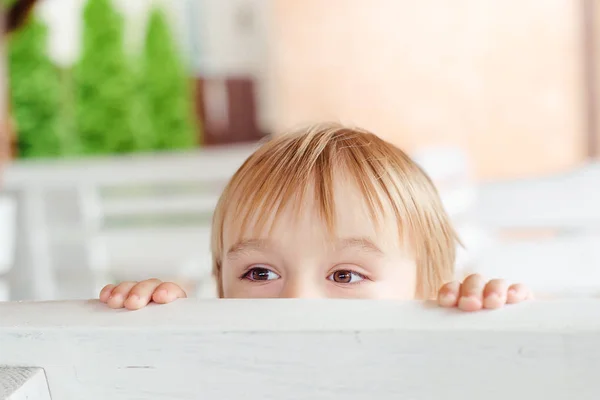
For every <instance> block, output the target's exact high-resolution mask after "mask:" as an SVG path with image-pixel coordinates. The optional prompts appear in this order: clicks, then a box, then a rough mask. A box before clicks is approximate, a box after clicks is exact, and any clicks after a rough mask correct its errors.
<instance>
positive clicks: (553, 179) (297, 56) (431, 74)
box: [0, 0, 600, 301]
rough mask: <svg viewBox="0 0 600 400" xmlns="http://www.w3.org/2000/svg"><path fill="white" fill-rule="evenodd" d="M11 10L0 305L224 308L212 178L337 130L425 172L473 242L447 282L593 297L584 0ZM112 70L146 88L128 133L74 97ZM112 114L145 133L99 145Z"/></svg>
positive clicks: (175, 0)
mask: <svg viewBox="0 0 600 400" xmlns="http://www.w3.org/2000/svg"><path fill="white" fill-rule="evenodd" d="M1 4H2V7H3V8H4V11H3V14H4V15H5V18H4V22H5V29H4V31H5V35H4V40H3V44H2V53H3V57H2V66H1V68H0V82H1V83H2V84H1V87H2V96H0V110H1V112H2V114H1V115H2V117H1V121H0V122H1V126H2V132H1V136H0V140H1V141H2V142H1V146H2V159H3V168H2V172H1V173H0V301H1V300H3V299H4V300H6V299H14V300H20V299H36V300H46V299H66V298H82V297H83V298H90V297H94V296H95V295H96V294H97V291H98V289H99V286H102V285H103V284H105V283H108V282H112V281H115V280H123V279H140V278H144V277H149V276H157V277H160V278H164V279H172V280H175V281H177V282H181V283H183V284H185V285H186V286H187V287H189V288H190V289H191V290H192V291H194V292H195V293H197V294H198V296H206V297H210V296H214V292H213V291H212V281H211V278H210V254H209V247H208V246H209V244H208V240H209V222H210V216H211V212H212V207H214V204H215V202H216V199H217V198H218V195H219V191H220V190H221V188H222V187H223V185H224V183H225V182H226V180H227V179H228V177H229V176H231V174H233V172H234V171H235V169H236V168H237V167H238V166H239V165H240V164H241V162H242V161H243V160H244V158H245V157H246V156H247V155H249V154H250V152H251V151H252V150H253V149H254V148H255V147H256V145H257V143H258V142H259V141H260V140H263V139H264V138H267V137H268V136H269V135H276V134H279V133H281V132H285V131H286V130H287V129H289V128H292V127H295V126H298V125H301V124H306V123H314V122H318V121H331V120H333V121H339V122H342V123H345V124H351V125H358V126H361V127H364V128H366V129H369V130H371V131H373V132H375V133H376V134H378V135H380V136H381V137H383V138H385V139H387V140H389V141H391V142H392V143H394V144H396V145H398V146H399V147H401V148H402V149H404V150H406V151H408V152H409V153H410V154H411V155H412V156H413V157H415V159H416V160H417V161H418V162H420V163H421V164H422V165H423V166H424V168H425V169H426V171H428V173H429V174H430V175H431V177H432V178H433V179H434V181H435V182H436V184H437V185H438V189H439V191H440V194H441V196H442V198H443V200H444V203H445V205H446V207H447V209H448V211H449V213H450V214H451V216H452V217H453V218H454V220H455V224H456V226H457V228H458V230H459V233H460V234H461V236H462V237H463V239H464V241H465V244H466V249H465V250H464V251H462V252H461V253H460V257H459V260H458V264H459V265H458V266H457V267H458V271H459V273H467V272H473V271H477V272H481V273H483V274H485V275H494V276H495V275H498V274H502V276H503V277H506V278H508V279H514V280H521V281H525V282H526V283H528V284H530V286H532V288H534V290H535V289H537V290H538V291H539V292H541V293H542V294H543V295H548V296H552V295H594V296H597V295H600V229H599V228H600V207H599V206H598V205H600V166H599V165H598V163H597V162H598V155H599V154H600V133H599V128H598V126H599V123H600V119H599V118H600V113H598V112H597V110H598V101H599V100H598V95H597V93H598V90H599V89H600V81H599V80H598V78H597V77H598V73H599V72H600V71H599V70H598V68H600V62H599V61H600V59H599V58H598V57H599V56H600V47H599V46H600V4H598V3H597V1H596V0H578V1H572V0H548V1H547V0H483V1H482V0H460V1H457V2H451V3H450V2H443V1H434V0H427V1H414V0H413V1H409V0H406V1H405V0H371V1H366V0H327V1H322V0H302V1H297V0H225V1H224V0H162V1H158V0H155V1H150V0H114V1H112V2H110V1H109V0H38V1H33V0H6V1H5V0H3V2H2V3H1ZM91 7H98V8H96V9H94V10H102V13H105V14H102V13H101V12H100V11H98V12H96V13H95V14H94V17H93V18H92V17H89V15H91V14H90V13H89V9H91ZM103 7H104V8H103ZM107 7H108V8H111V9H110V10H109V9H108V8H107ZM86 10H88V14H86ZM28 13H29V15H28V16H27V17H25V15H26V14H28ZM86 15H88V17H86ZM100 15H106V17H107V18H109V17H110V18H113V19H112V20H111V19H107V20H106V21H116V22H115V26H114V27H112V26H111V27H110V29H108V28H106V21H101V20H100V17H98V16H100ZM114 15H116V16H118V17H119V18H117V17H114ZM161 18H162V19H161ZM163 19H164V21H166V26H168V29H167V30H161V29H160V27H161V26H162V25H161V22H160V21H162V20H163ZM32 21H35V22H36V23H38V24H39V26H41V28H39V27H38V28H37V29H38V30H34V29H33V28H32V27H31V26H30V25H31V24H32V23H33V22H32ZM103 24H104V25H103ZM17 25H19V26H18V27H17ZM102 26H104V27H105V28H106V29H102ZM99 27H100V28H99ZM94 29H96V30H94ZM28 32H31V33H30V35H29V36H26V33H28ZM115 32H116V33H115ZM94 35H96V36H94ZM111 35H117V36H111ZM118 35H120V36H118ZM106 37H108V38H111V37H117V38H118V40H119V41H122V45H123V46H122V49H120V48H119V47H118V46H117V47H115V48H112V47H111V48H109V47H110V46H105V45H104V44H99V43H104V42H103V40H104V39H103V38H106ZM27 40H29V41H27ZM36 40H37V41H36ZM94 40H96V41H94ZM36 43H37V44H39V43H42V44H43V46H41V45H40V46H41V47H40V48H42V49H43V51H38V52H37V53H36V51H35V49H34V46H35V44H36ZM94 43H95V44H96V45H97V46H98V48H95V47H94ZM119 43H120V42H119ZM28 46H29V47H28ZM169 46H170V47H169ZM113 47H114V46H113ZM171 48H173V49H176V54H175V55H174V54H173V53H172V52H169V49H171ZM32 49H33V50H32ZM100 52H104V53H102V54H98V53H100ZM121 55H122V56H123V57H124V58H123V60H122V61H119V62H115V60H114V59H109V60H108V61H111V62H105V61H107V59H106V58H107V57H109V58H110V57H115V58H116V57H118V56H121ZM168 57H170V58H168ZM167 58H168V59H167ZM42 65H43V66H42ZM123 65H126V66H123ZM179 66H181V68H179ZM103 67H105V71H104V72H102V71H100V72H101V73H100V72H99V76H101V77H102V80H97V81H96V82H97V85H99V86H103V85H111V84H112V85H113V86H115V87H117V89H119V88H120V89H123V85H124V83H122V82H125V83H127V82H129V80H131V79H133V80H135V84H137V85H138V86H135V85H133V86H132V88H130V90H129V91H123V93H124V95H123V96H125V95H127V96H130V97H127V98H124V97H123V96H121V97H119V98H118V100H119V104H121V106H122V107H125V108H127V109H128V110H129V109H131V110H129V111H128V112H130V114H128V115H127V116H126V117H123V115H122V113H115V112H114V111H115V110H114V109H111V107H110V106H106V105H104V106H103V105H100V106H98V104H100V103H98V102H99V101H100V100H97V99H95V100H94V101H96V102H95V103H92V102H91V100H90V101H88V100H89V97H90V96H88V97H86V94H85V93H87V92H86V91H85V90H89V89H86V88H89V87H90V85H92V87H93V85H94V84H95V83H93V81H92V80H91V79H92V78H91V75H93V74H92V73H90V72H89V71H90V70H91V71H92V72H96V71H95V70H94V68H96V70H98V71H99V70H100V69H101V68H103ZM11 68H12V70H11ZM42 68H45V69H43V71H42ZM86 68H87V69H86ZM115 68H116V69H115ZM178 68H179V69H178ZM180 69H181V71H183V73H184V74H185V77H183V78H181V77H180V76H179V75H177V74H178V71H180ZM114 71H121V72H122V73H123V75H122V76H121V75H120V76H117V74H116V73H115V72H114ZM157 71H158V72H157ZM162 71H165V72H164V74H163V73H162ZM167 71H172V72H173V73H169V74H167ZM102 73H103V74H104V75H102ZM126 73H128V74H130V75H127V76H125V74H126ZM157 73H158V76H164V82H163V83H162V84H161V85H158V84H156V85H154V82H155V81H154V80H155V79H156V78H155V77H156V76H157ZM136 74H137V75H136ZM153 74H154V75H153ZM180 75H181V74H180ZM113 77H114V79H115V82H112V83H111V79H113ZM169 77H171V78H169ZM138 78H139V79H138ZM117 79H121V80H119V81H117ZM144 79H146V80H145V81H144ZM168 79H172V80H171V81H169V80H168ZM34 80H35V85H38V86H35V85H33V84H32V82H33V81H34ZM138 80H139V82H138ZM148 82H150V83H148ZM182 82H184V83H182ZM144 83H146V85H145V84H144ZM127 84H128V83H127ZM39 85H43V86H39ZM86 85H87V86H86ZM182 85H183V86H182ZM180 86H181V88H180V90H179V91H177V90H175V89H174V88H179V87H180ZM36 87H40V88H44V89H43V90H41V89H40V90H37V89H36ZM32 88H33V89H32ZM148 88H151V89H148ZM117 89H115V90H117ZM171 89H172V90H171ZM28 90H29V91H28ZM53 90H54V91H55V92H56V93H55V94H52V95H48V94H49V93H51V92H52V91H53ZM146 90H147V92H148V94H146ZM153 90H155V91H156V93H164V94H163V95H162V96H163V97H166V98H169V101H165V102H163V103H164V104H165V105H164V107H165V109H166V108H169V109H173V111H172V116H169V118H170V119H168V120H167V119H166V117H165V118H163V119H162V120H161V119H160V118H158V117H160V115H159V114H161V113H160V112H157V110H162V107H163V106H162V105H161V104H163V103H161V102H160V99H158V100H157V99H156V98H151V94H152V91H153ZM52 93H54V92H52ZM38 95H39V96H38ZM52 96H53V97H52ZM168 96H171V97H168ZM38 97H39V99H38ZM142 97H143V98H142ZM155 97H156V96H155ZM159 97H160V96H159ZM30 100H31V101H30ZM36 104H37V105H36ZM39 104H42V105H41V106H40V105H39ZM86 104H88V105H87V106H86ZM174 104H175V105H176V106H173V105H174ZM144 105H145V106H147V108H145V109H143V110H142V108H143V107H142V106H144ZM36 107H37V108H36ZM86 107H87V108H86ZM102 107H107V108H106V113H105V114H101V113H96V114H97V115H96V114H94V112H95V111H97V110H99V109H101V108H102ZM115 107H116V106H115ZM176 107H179V108H176ZM48 110H50V111H48ZM90 110H92V111H90ZM187 111H189V113H187ZM169 112H171V111H169ZM111 113H112V114H111ZM165 113H166V111H165ZM186 113H187V114H186ZM49 114H50V116H49ZM92 114H94V115H92ZM112 115H115V118H121V117H123V118H129V119H127V121H133V122H132V127H131V132H134V131H135V132H137V133H131V134H132V135H138V136H136V138H137V139H135V140H134V139H132V140H131V141H130V142H127V143H126V142H123V139H122V138H121V139H118V140H121V141H120V142H118V144H117V145H115V144H114V143H115V141H118V140H117V139H114V140H113V139H111V140H112V141H111V140H109V139H106V140H104V138H103V137H100V138H98V137H97V134H96V136H93V134H94V132H95V131H98V129H100V130H101V131H102V129H105V131H106V135H107V138H108V136H109V135H111V134H112V133H111V132H112V129H111V128H110V127H111V126H113V125H112V124H113V122H114V121H112V120H111V119H112V117H111V116H112ZM102 116H104V117H102ZM188 117H189V118H188ZM102 118H104V119H102ZM30 121H37V122H35V123H33V122H31V124H30V123H29V122H30ZM47 121H51V123H52V124H54V125H53V126H55V129H53V130H52V132H51V130H49V129H46V128H47V126H48V123H47ZM98 121H101V122H98ZM148 122H150V124H148ZM105 123H106V125H104V124H105ZM94 124H95V125H94ZM152 124H153V125H152ZM30 125H31V126H33V127H34V128H31V129H30V130H31V131H33V132H36V133H37V132H38V131H40V129H41V128H35V127H45V128H43V130H44V132H48V133H47V134H48V135H50V136H51V135H54V136H51V137H50V136H49V137H50V138H48V137H41V136H42V135H41V134H38V135H33V136H31V135H28V134H27V132H28V131H27V129H29V128H28V126H30ZM90 125H94V126H92V127H90ZM171 126H174V127H177V128H176V129H175V130H177V132H181V136H178V137H179V138H180V139H178V141H177V142H176V141H175V140H174V139H173V138H174V137H175V133H173V132H175V130H174V131H171V130H170V129H169V128H168V127H171ZM183 126H186V127H187V128H184V127H183ZM94 129H95V130H94ZM140 132H141V133H140ZM148 132H151V133H152V135H154V136H152V138H153V139H152V142H149V141H146V142H144V141H143V140H141V139H139V138H142V137H149V136H148V135H150V133H148ZM146 133H147V135H146ZM124 134H127V132H125V133H124ZM144 135H146V136H144ZM185 135H187V136H185ZM32 138H33V139H32ZM84 139H85V140H84ZM171 139H173V142H170V140H171ZM35 140H38V142H35V143H34V141H35ZM148 140H150V139H148ZM44 143H50V144H49V145H47V147H44ZM90 143H91V144H90ZM93 146H96V147H93ZM102 146H105V147H102ZM106 146H108V147H106ZM110 146H112V147H110ZM50 147H52V149H50ZM32 149H35V151H34V150H32Z"/></svg>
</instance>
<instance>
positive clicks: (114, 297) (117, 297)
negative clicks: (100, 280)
mask: <svg viewBox="0 0 600 400" xmlns="http://www.w3.org/2000/svg"><path fill="white" fill-rule="evenodd" d="M121 297H123V296H122V295H121V293H115V294H111V295H110V297H109V298H108V299H109V300H110V299H120V298H121Z"/></svg>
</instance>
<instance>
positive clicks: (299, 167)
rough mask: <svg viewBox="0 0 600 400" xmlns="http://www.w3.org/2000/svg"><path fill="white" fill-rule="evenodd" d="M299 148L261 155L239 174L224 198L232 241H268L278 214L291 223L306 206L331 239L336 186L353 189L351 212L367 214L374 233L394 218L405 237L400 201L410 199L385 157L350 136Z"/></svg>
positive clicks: (408, 218) (404, 207) (291, 145)
mask: <svg viewBox="0 0 600 400" xmlns="http://www.w3.org/2000/svg"><path fill="white" fill-rule="evenodd" d="M313 139H314V138H313ZM294 144H295V145H294ZM302 145H303V143H302V142H300V141H299V143H286V146H283V145H282V146H281V147H280V148H274V149H273V148H272V149H270V150H269V151H264V152H263V153H264V154H263V155H262V156H261V155H260V154H257V155H256V157H253V159H252V160H249V164H252V165H246V166H244V168H242V170H241V171H240V173H241V174H243V178H242V177H241V176H240V177H239V178H238V179H235V183H234V184H233V185H232V186H231V188H230V190H231V191H230V193H229V194H228V198H229V199H230V201H231V203H230V206H229V210H228V212H227V214H228V215H227V216H226V219H227V221H226V225H227V230H228V232H235V236H237V237H232V236H230V238H231V239H232V240H233V241H235V242H238V241H241V240H243V239H248V238H259V237H261V236H264V235H267V236H270V234H271V231H272V229H273V228H274V226H275V224H277V223H278V222H279V221H280V219H281V218H280V217H281V214H282V213H283V211H284V210H286V209H288V208H289V209H291V210H293V216H294V217H295V218H296V219H297V218H300V216H301V215H302V212H303V211H305V209H304V207H307V206H310V207H315V208H316V210H315V211H316V212H318V213H319V217H320V219H321V220H322V221H323V223H324V225H325V228H326V229H327V233H328V234H329V235H330V237H331V238H332V239H333V238H334V237H335V235H336V227H337V221H336V218H337V217H336V216H337V215H338V214H337V213H336V204H335V199H336V196H335V190H336V188H339V187H340V186H341V185H343V186H352V187H355V188H356V191H357V192H356V194H357V196H356V198H357V199H360V201H362V202H363V204H362V206H363V207H361V208H360V210H357V212H365V211H366V212H368V213H369V218H370V220H371V221H372V222H373V224H374V226H375V228H376V229H377V228H378V227H379V225H380V224H382V223H383V220H384V218H386V219H389V218H394V219H396V220H397V222H398V229H399V235H400V237H401V238H403V237H407V233H408V232H407V230H408V229H410V228H411V225H412V221H413V218H411V215H409V213H407V210H409V209H411V206H410V205H409V204H405V201H404V200H406V198H409V197H410V196H409V195H408V194H403V193H401V192H400V191H399V190H398V184H397V182H394V177H393V176H392V175H390V173H389V171H390V170H389V168H390V166H389V165H388V163H389V155H385V154H377V153H378V152H377V150H376V149H374V148H373V147H374V146H373V144H372V143H369V142H366V143H364V142H363V141H361V140H360V137H352V136H350V137H348V136H346V137H345V138H344V139H342V138H340V139H339V140H337V141H332V140H328V143H327V145H325V146H318V141H317V140H313V141H312V142H311V143H308V146H307V147H303V146H302ZM265 147H268V146H265ZM379 156H380V157H379ZM338 198H339V197H338Z"/></svg>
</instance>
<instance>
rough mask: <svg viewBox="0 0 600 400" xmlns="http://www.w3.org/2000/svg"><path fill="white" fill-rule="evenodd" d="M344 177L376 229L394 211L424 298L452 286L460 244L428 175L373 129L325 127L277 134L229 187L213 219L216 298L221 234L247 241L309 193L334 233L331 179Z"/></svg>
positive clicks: (237, 173) (329, 125)
mask: <svg viewBox="0 0 600 400" xmlns="http://www.w3.org/2000/svg"><path fill="white" fill-rule="evenodd" d="M340 173H343V174H345V175H347V176H349V177H350V179H351V180H353V181H354V183H355V184H356V187H357V188H358V190H360V192H361V194H362V196H363V197H364V201H365V202H366V205H367V207H368V210H369V212H370V217H371V219H372V220H373V222H374V224H377V223H379V222H380V221H381V220H382V218H384V217H385V218H391V217H392V216H389V215H388V216H385V215H384V206H385V205H389V206H391V208H392V209H393V211H394V214H395V215H394V216H393V217H394V218H395V219H396V221H397V223H398V229H399V233H400V237H401V238H402V240H403V241H405V243H407V244H408V245H409V246H410V250H411V251H412V255H413V256H414V258H415V260H416V263H417V268H418V271H417V288H416V290H417V295H418V296H419V297H421V298H430V297H431V296H433V295H435V293H436V292H437V290H438V289H439V287H440V286H441V285H442V284H443V283H445V282H447V281H450V280H452V278H453V274H454V262H455V254H456V246H457V245H458V244H460V241H459V239H458V236H457V235H456V232H455V231H454V229H453V227H452V225H451V223H450V220H449V218H448V215H447V214H446V212H445V210H444V208H443V206H442V202H441V200H440V197H439V195H438V193H437V190H436V188H435V187H434V185H433V183H432V181H431V180H430V178H429V177H428V176H427V174H426V173H425V172H424V171H423V170H422V169H421V168H420V167H419V166H418V165H417V164H416V163H415V162H413V161H412V160H411V159H410V158H409V157H408V156H407V155H406V154H405V153H404V152H403V151H401V150H400V149H398V148H397V147H395V146H393V145H392V144H390V143H388V142H386V141H384V140H382V139H380V138H379V137H377V136H375V135H374V134H372V133H370V132H368V131H365V130H362V129H355V128H348V127H344V126H341V125H337V124H320V125H316V126H312V127H308V128H304V129H301V130H298V131H295V132H290V133H287V134H284V135H279V136H275V137H274V138H273V139H271V140H270V141H268V142H266V143H265V144H264V145H262V146H261V147H260V148H259V149H258V150H257V151H256V152H254V154H252V155H251V156H250V157H249V158H248V159H247V160H246V161H245V162H244V164H243V165H242V166H241V167H240V168H239V169H238V171H237V172H236V173H235V174H234V175H233V177H232V179H231V180H230V181H229V183H228V184H227V186H226V187H225V190H224V191H223V194H222V195H221V198H220V199H219V202H218V204H217V207H216V209H215V213H214V216H213V225H212V243H211V250H212V257H213V273H214V276H215V278H216V281H217V284H218V293H219V297H223V285H222V281H221V263H222V257H223V250H224V249H223V230H224V227H225V226H226V225H230V224H231V223H232V222H229V221H235V229H236V231H238V229H239V233H237V235H238V237H237V238H236V240H240V239H242V238H241V236H242V235H243V234H244V232H246V229H247V228H248V226H251V227H252V228H253V229H254V231H255V232H260V230H261V229H263V228H265V227H266V224H267V223H270V226H271V227H272V226H273V225H274V222H275V221H277V219H278V217H279V215H280V212H281V210H282V209H283V208H284V206H286V205H288V204H292V203H293V204H302V203H303V202H302V199H303V196H305V194H306V192H307V188H309V187H310V188H314V189H313V190H312V191H313V192H314V195H315V196H316V197H315V198H316V204H317V207H318V210H316V211H317V212H319V213H320V216H321V218H322V219H323V221H324V223H325V224H326V227H327V229H328V230H329V232H331V233H332V232H334V230H335V226H336V221H335V204H334V194H333V190H334V177H336V176H339V174H340ZM311 194H313V193H311ZM226 220H227V221H228V223H227V224H226V222H225V221H226ZM228 229H231V228H229V227H228Z"/></svg>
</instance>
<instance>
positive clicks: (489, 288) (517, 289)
mask: <svg viewBox="0 0 600 400" xmlns="http://www.w3.org/2000/svg"><path fill="white" fill-rule="evenodd" d="M532 298H533V296H532V293H531V291H530V290H529V289H528V288H527V287H526V286H525V285H522V284H520V283H517V284H514V285H510V286H509V285H508V283H507V282H506V281H504V280H502V279H493V280H491V281H489V282H486V281H485V280H484V279H483V277H481V276H480V275H478V274H474V275H469V276H468V277H467V278H466V279H465V280H464V281H463V283H462V284H461V283H460V282H458V281H455V282H450V283H446V284H445V285H444V286H442V287H441V289H440V290H439V292H438V303H439V305H440V306H442V307H449V308H451V307H458V308H459V309H461V310H463V311H478V310H481V309H495V308H500V307H502V306H504V305H505V304H514V303H520V302H522V301H525V300H530V299H532Z"/></svg>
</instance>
